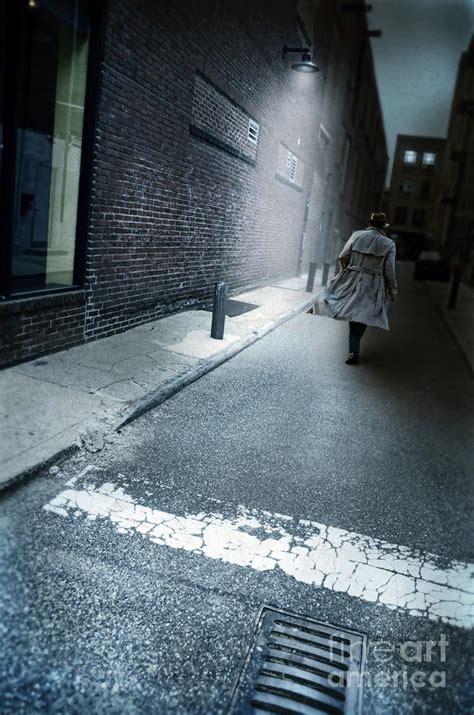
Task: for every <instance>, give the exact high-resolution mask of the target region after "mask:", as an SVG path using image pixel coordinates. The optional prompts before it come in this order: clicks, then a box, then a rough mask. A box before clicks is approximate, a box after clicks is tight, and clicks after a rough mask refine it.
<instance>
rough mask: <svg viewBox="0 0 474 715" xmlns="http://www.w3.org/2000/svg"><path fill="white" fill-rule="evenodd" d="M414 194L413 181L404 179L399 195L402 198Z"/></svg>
mask: <svg viewBox="0 0 474 715" xmlns="http://www.w3.org/2000/svg"><path fill="white" fill-rule="evenodd" d="M412 192H413V181H411V179H404V181H402V183H401V184H400V186H399V189H398V193H399V194H401V195H402V196H410V194H411V193H412Z"/></svg>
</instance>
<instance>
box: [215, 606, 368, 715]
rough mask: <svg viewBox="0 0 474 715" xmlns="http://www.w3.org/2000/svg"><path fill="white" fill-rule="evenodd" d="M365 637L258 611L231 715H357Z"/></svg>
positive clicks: (287, 615) (309, 620)
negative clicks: (253, 633) (255, 627)
mask: <svg viewBox="0 0 474 715" xmlns="http://www.w3.org/2000/svg"><path fill="white" fill-rule="evenodd" d="M365 648H366V637H365V636H364V635H361V634H360V633H354V632H352V631H343V630H341V629H340V628H337V627H336V626H331V625H328V624H324V623H320V622H319V621H315V620H313V619H312V618H306V617H301V616H295V615H292V614H291V613H287V612H285V611H279V610H276V609H273V608H268V607H263V608H262V610H261V612H260V616H259V619H258V623H257V629H256V634H255V638H254V641H253V644H252V646H251V647H250V650H249V652H248V654H247V658H246V660H245V664H244V667H243V670H242V672H241V674H240V676H239V678H238V680H237V683H236V686H235V688H234V692H233V697H232V702H231V708H230V711H229V712H230V713H233V715H249V714H250V713H279V715H294V714H295V713H302V714H303V715H316V713H330V715H339V714H340V713H344V715H356V713H359V712H360V703H361V695H362V678H361V673H362V668H363V663H364V657H365Z"/></svg>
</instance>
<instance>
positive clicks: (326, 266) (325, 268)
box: [321, 263, 331, 286]
mask: <svg viewBox="0 0 474 715" xmlns="http://www.w3.org/2000/svg"><path fill="white" fill-rule="evenodd" d="M330 265H331V264H330V263H325V264H324V266H323V277H322V280H321V285H322V286H327V284H328V277H329V267H330Z"/></svg>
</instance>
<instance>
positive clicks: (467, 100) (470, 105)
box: [435, 37, 474, 285]
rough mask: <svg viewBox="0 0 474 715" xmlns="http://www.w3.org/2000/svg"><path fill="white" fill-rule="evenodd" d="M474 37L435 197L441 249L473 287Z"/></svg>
mask: <svg viewBox="0 0 474 715" xmlns="http://www.w3.org/2000/svg"><path fill="white" fill-rule="evenodd" d="M473 191H474V37H473V38H471V42H470V44H469V47H468V48H467V49H466V51H465V52H463V54H462V56H461V60H460V63H459V68H458V73H457V79H456V85H455V89H454V95H453V102H452V106H451V113H450V118H449V124H448V134H447V139H446V150H445V153H444V157H443V167H442V176H441V181H440V184H439V187H438V194H437V197H436V207H435V210H436V213H435V216H436V222H437V225H438V226H439V245H440V247H441V249H442V250H443V251H444V252H445V253H447V254H448V255H449V256H451V258H452V259H453V260H460V261H461V262H462V263H464V269H465V270H464V278H465V280H466V281H467V282H468V283H469V284H470V285H474V209H473V198H472V197H473Z"/></svg>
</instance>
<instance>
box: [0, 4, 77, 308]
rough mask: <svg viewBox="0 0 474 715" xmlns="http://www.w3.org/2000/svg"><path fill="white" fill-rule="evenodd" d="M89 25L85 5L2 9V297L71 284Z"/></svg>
mask: <svg viewBox="0 0 474 715" xmlns="http://www.w3.org/2000/svg"><path fill="white" fill-rule="evenodd" d="M2 24H3V23H2ZM89 24H90V23H89V3H88V2H87V0H54V2H53V0H41V1H40V0H38V1H37V2H36V1H33V0H17V2H16V3H12V4H11V5H10V10H9V18H8V23H7V25H8V37H7V42H9V43H10V44H11V47H9V49H8V51H7V52H6V53H2V58H6V63H7V64H6V68H5V64H4V62H2V67H1V71H0V78H1V76H3V75H5V78H6V79H5V82H3V81H2V82H1V87H2V89H3V87H7V96H8V102H6V103H5V105H7V104H8V110H7V116H6V117H5V141H4V143H5V154H6V155H8V156H7V157H6V159H7V160H6V161H4V168H5V172H4V175H5V182H8V183H9V190H8V191H6V192H5V193H6V194H7V196H6V198H5V197H4V198H3V200H2V206H4V207H5V206H6V207H7V210H6V213H8V214H9V216H8V217H7V218H5V219H4V220H3V221H2V224H3V225H2V227H1V228H2V233H3V234H4V235H5V237H6V243H7V244H8V260H7V261H6V262H5V270H4V276H3V280H2V283H5V285H2V286H0V288H1V291H2V292H3V293H4V294H7V295H8V294H10V293H11V294H15V293H19V292H25V291H26V292H31V291H36V290H44V289H49V290H54V289H56V288H68V287H71V286H72V285H73V284H74V282H75V267H76V263H77V261H76V225H77V220H78V199H79V181H80V168H81V158H82V144H83V141H82V137H83V124H84V105H85V95H86V75H87V67H88V56H89ZM12 74H13V75H14V77H15V83H14V84H12V82H11V76H12ZM2 143H3V142H2ZM7 173H8V176H7ZM0 220H1V219H0Z"/></svg>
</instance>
